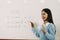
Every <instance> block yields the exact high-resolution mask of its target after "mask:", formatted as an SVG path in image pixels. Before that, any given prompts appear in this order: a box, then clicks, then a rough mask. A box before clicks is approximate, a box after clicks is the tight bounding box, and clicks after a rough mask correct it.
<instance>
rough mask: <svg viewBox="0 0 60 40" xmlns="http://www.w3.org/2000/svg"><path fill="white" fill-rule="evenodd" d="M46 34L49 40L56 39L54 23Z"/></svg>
mask: <svg viewBox="0 0 60 40" xmlns="http://www.w3.org/2000/svg"><path fill="white" fill-rule="evenodd" d="M45 36H46V37H47V38H48V39H49V40H54V39H55V27H54V25H53V24H50V27H49V33H48V32H47V31H46V33H45Z"/></svg>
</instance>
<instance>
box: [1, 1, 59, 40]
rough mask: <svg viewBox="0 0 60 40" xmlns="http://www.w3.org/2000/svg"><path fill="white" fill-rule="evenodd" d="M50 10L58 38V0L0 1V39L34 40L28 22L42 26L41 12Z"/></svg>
mask: <svg viewBox="0 0 60 40" xmlns="http://www.w3.org/2000/svg"><path fill="white" fill-rule="evenodd" d="M45 7H47V8H50V9H51V11H52V14H53V19H54V23H55V25H56V29H57V34H56V40H59V39H60V38H59V37H60V31H59V30H60V29H59V28H60V25H59V24H60V18H59V17H60V15H59V13H60V0H0V38H19V39H21V38H24V39H25V38H28V39H36V38H37V37H36V36H35V35H34V34H33V33H32V28H31V26H30V21H32V22H36V23H38V25H41V24H42V19H41V15H40V14H41V10H42V9H43V8H45Z"/></svg>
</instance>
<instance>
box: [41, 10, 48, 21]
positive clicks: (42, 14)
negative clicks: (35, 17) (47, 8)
mask: <svg viewBox="0 0 60 40" xmlns="http://www.w3.org/2000/svg"><path fill="white" fill-rule="evenodd" d="M41 16H42V19H43V21H46V20H47V18H48V14H47V13H46V12H44V11H42V12H41Z"/></svg>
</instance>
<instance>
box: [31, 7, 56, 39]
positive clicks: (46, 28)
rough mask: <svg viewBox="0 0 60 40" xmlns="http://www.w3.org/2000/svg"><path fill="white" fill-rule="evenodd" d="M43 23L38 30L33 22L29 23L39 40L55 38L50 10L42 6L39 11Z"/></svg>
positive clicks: (54, 28)
mask: <svg viewBox="0 0 60 40" xmlns="http://www.w3.org/2000/svg"><path fill="white" fill-rule="evenodd" d="M41 16H42V19H43V22H44V23H43V24H42V25H41V26H40V27H39V30H38V29H36V28H35V27H34V23H33V22H30V23H31V26H32V31H33V33H34V34H35V35H36V36H37V37H39V38H40V40H55V34H56V27H55V25H54V22H53V18H52V14H51V10H50V9H48V8H44V9H43V10H42V11H41Z"/></svg>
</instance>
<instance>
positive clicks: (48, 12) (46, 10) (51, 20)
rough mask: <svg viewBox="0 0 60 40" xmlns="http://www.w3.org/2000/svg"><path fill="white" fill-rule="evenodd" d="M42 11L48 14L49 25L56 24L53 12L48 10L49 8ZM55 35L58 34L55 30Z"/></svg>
mask: <svg viewBox="0 0 60 40" xmlns="http://www.w3.org/2000/svg"><path fill="white" fill-rule="evenodd" d="M42 11H44V12H46V13H47V14H48V18H47V21H48V22H49V23H52V24H54V22H53V18H52V13H51V10H50V9H48V8H44V9H43V10H42ZM54 25H55V24H54ZM55 28H56V26H55ZM55 33H56V30H55Z"/></svg>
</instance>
